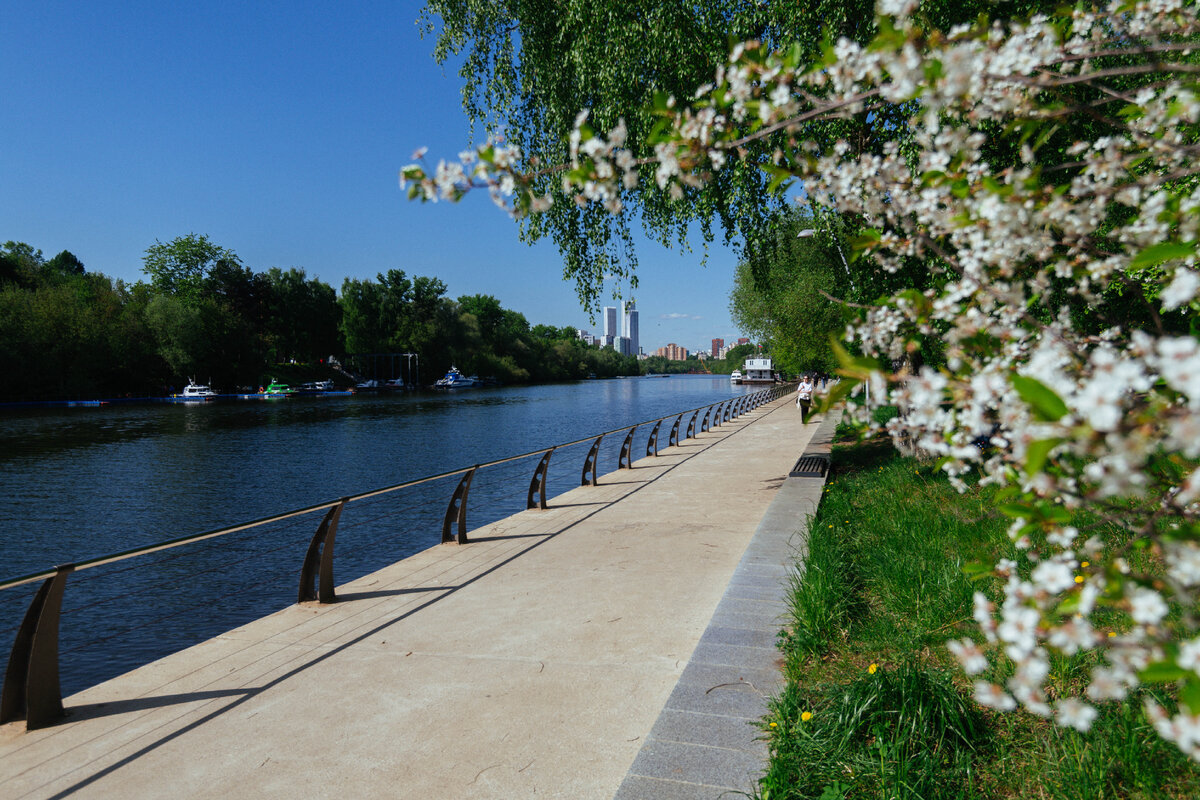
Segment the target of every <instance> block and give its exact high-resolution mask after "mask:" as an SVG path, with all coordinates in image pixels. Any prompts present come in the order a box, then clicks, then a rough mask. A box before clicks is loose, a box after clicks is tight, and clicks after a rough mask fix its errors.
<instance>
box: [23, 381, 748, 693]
mask: <svg viewBox="0 0 1200 800" xmlns="http://www.w3.org/2000/svg"><path fill="white" fill-rule="evenodd" d="M753 391H755V387H750V386H733V385H731V384H730V381H729V378H728V377H727V376H707V375H704V376H691V375H676V376H671V377H669V378H661V377H655V378H627V379H613V380H593V381H580V382H576V383H567V384H554V385H543V386H525V387H502V388H483V389H470V390H464V391H461V392H454V393H437V394H413V395H359V396H354V397H344V398H308V399H306V398H290V399H288V400H284V401H276V402H252V401H243V402H228V403H207V404H199V405H151V406H108V407H102V408H72V409H53V410H19V411H10V412H5V413H0V491H2V492H3V496H5V497H6V498H7V502H6V503H5V504H4V505H3V507H0V530H2V531H3V534H2V535H0V580H3V579H6V578H13V577H17V576H20V575H25V574H29V573H34V572H38V571H41V570H45V569H48V568H50V567H53V566H55V565H57V564H62V563H69V562H77V561H81V560H84V559H88V558H92V557H96V556H100V555H105V554H108V553H115V552H120V551H124V550H128V549H132V548H137V547H143V546H147V545H151V544H155V543H157V542H162V541H166V540H169V539H173V538H176V537H179V536H184V535H187V534H191V533H197V532H201V531H206V530H213V529H217V528H222V527H226V526H230V525H234V524H237V523H240V522H244V521H248V520H253V519H260V518H263V517H268V516H272V515H275V514H278V513H280V512H283V511H288V510H290V509H296V508H303V507H307V506H311V505H314V504H317V503H321V502H325V501H329V500H334V499H337V498H338V497H342V496H347V495H352V494H358V493H362V492H366V491H368V490H371V489H376V488H382V487H385V486H392V485H395V484H399V483H405V482H408V481H412V480H416V479H419V478H423V477H427V476H432V475H439V474H442V473H445V472H450V471H453V470H457V469H461V468H464V467H469V466H471V465H473V464H481V463H486V462H489V461H495V460H499V459H503V458H507V457H510V456H514V455H518V454H522V453H527V452H532V451H537V450H542V449H546V448H549V447H552V446H554V445H558V444H562V443H565V442H571V441H575V440H578V439H584V438H589V437H594V436H596V435H598V434H600V433H602V432H605V431H609V430H614V429H616V428H621V427H625V426H629V425H633V424H636V423H640V422H644V421H647V420H652V419H655V418H657V417H662V416H666V415H669V414H678V413H679V412H682V411H685V410H688V409H692V408H698V407H701V406H707V405H710V404H713V403H718V402H721V401H723V400H727V399H730V398H732V397H736V396H738V395H742V394H749V393H752V392H753ZM686 422H687V420H686V419H685V420H684V425H686ZM649 433H650V427H649V426H647V427H644V428H641V429H639V430H638V432H637V434H636V435H635V441H634V445H633V447H634V449H633V455H634V458H635V459H636V458H638V457H640V456H641V455H643V454H644V453H645V451H646V450H645V448H646V440H647V438H648V436H649ZM682 436H683V429H682V427H681V430H680V437H681V438H682ZM623 438H624V436H623V434H622V435H621V436H610V437H606V438H605V441H604V446H603V448H602V450H601V453H600V457H599V464H598V469H597V472H598V473H599V474H604V473H606V472H610V471H612V470H613V469H616V467H617V459H618V452H619V449H620V445H621V441H622V440H623ZM666 443H667V426H666V424H664V430H663V431H662V432H661V433H660V436H659V445H660V448H661V447H664V446H665V445H666ZM589 445H590V443H586V444H582V445H575V446H573V447H570V448H563V449H561V450H559V451H557V452H556V453H555V455H554V457H553V459H552V461H551V464H550V468H549V478H548V482H547V494H548V495H549V496H550V497H551V498H552V497H554V496H555V495H556V494H560V493H561V492H563V491H567V490H569V489H571V488H573V487H575V486H578V485H579V481H580V472H581V469H582V465H583V461H584V459H585V456H586V454H587V450H588V447H589ZM536 464H537V459H536V458H535V459H521V460H518V461H514V462H510V463H509V464H505V465H501V466H497V467H494V468H491V469H488V470H480V472H479V473H478V474H477V476H476V478H475V480H474V481H473V483H472V486H471V492H470V498H469V504H468V512H467V514H468V524H469V527H470V528H474V527H477V526H479V525H482V524H485V523H487V522H491V521H494V520H496V519H500V518H503V517H505V516H508V515H510V514H513V513H516V512H518V511H520V510H521V509H523V508H524V507H525V499H526V497H525V495H526V491H527V489H528V486H529V481H530V478H531V477H532V474H533V470H534V467H535V466H536ZM457 480H458V478H457V476H456V477H454V478H453V479H443V480H439V481H432V482H429V483H427V484H422V485H421V486H419V487H415V488H414V489H412V490H402V491H399V492H395V493H392V494H388V495H382V496H380V497H379V498H378V499H372V500H367V501H363V503H362V506H361V508H355V507H354V505H355V504H352V505H351V506H347V508H346V512H345V514H344V515H343V518H342V521H341V524H340V526H339V533H338V541H337V564H336V573H335V574H336V577H337V580H338V582H344V581H347V580H350V579H352V578H354V577H357V576H359V575H362V574H366V573H367V572H370V571H372V570H374V569H379V568H380V567H383V566H385V565H386V564H389V563H392V562H394V561H396V560H398V559H401V558H404V557H406V556H408V555H412V554H413V553H416V552H418V551H420V550H423V549H425V548H427V547H431V546H433V545H434V544H436V543H437V542H438V541H440V535H441V523H442V517H443V515H444V514H445V512H446V507H447V504H448V503H449V500H450V496H451V494H452V493H453V491H454V487H455V485H456V483H457ZM352 512H353V513H352ZM319 521H320V515H319V514H318V515H311V514H310V515H306V516H304V517H299V518H295V519H293V520H288V521H284V522H280V523H274V524H271V525H267V526H262V527H259V528H254V529H250V530H248V531H244V532H239V533H234V534H230V535H228V536H222V537H217V538H214V539H209V540H205V541H202V542H198V543H196V544H193V545H187V546H184V547H180V548H176V549H173V550H166V551H162V552H160V553H155V554H151V555H147V556H142V557H137V558H132V559H128V560H125V561H121V562H118V563H116V564H113V565H108V566H102V567H98V568H96V569H93V570H87V571H81V572H79V573H76V574H73V575H72V576H71V577H70V579H69V580H68V583H67V589H66V594H65V596H64V601H63V617H62V633H61V643H60V651H61V654H62V655H61V658H60V663H61V671H62V683H63V691H64V693H65V694H69V693H71V692H75V691H78V690H80V689H83V688H86V687H87V686H90V685H93V684H95V683H98V682H100V681H102V680H105V679H107V678H109V677H112V676H114V675H118V674H120V673H122V672H125V671H127V670H129V669H132V668H133V667H135V666H138V665H140V664H143V663H146V662H148V661H151V660H153V659H154V658H158V657H160V656H162V655H165V654H167V653H170V652H173V651H175V650H178V649H181V648H183V647H187V646H189V645H191V644H194V643H196V642H198V641H202V640H204V639H207V638H210V637H212V636H214V635H217V634H219V633H222V632H224V631H226V630H229V629H231V628H234V627H237V626H238V625H240V624H243V623H245V622H247V621H249V620H251V619H255V618H258V617H260V616H263V615H265V614H268V613H270V612H272V611H274V610H276V609H278V608H282V607H284V606H286V605H288V604H289V603H292V602H295V595H296V587H297V583H298V576H299V570H300V564H301V561H302V559H303V556H304V551H305V549H306V548H307V543H308V540H309V538H311V536H312V533H313V531H315V529H316V526H317V524H318V523H319ZM35 588H36V585H35V584H27V585H24V586H21V587H16V588H13V589H8V590H4V591H0V654H3V656H4V657H5V659H7V655H8V652H9V648H10V647H11V642H12V638H13V635H14V634H15V629H16V627H17V625H18V624H19V623H20V620H21V618H22V616H23V615H24V613H25V609H26V607H27V606H28V603H29V600H30V598H31V597H32V594H33V591H34V589H35Z"/></svg>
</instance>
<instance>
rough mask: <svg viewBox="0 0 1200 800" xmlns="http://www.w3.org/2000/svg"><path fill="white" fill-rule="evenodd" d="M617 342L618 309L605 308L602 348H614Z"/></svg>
mask: <svg viewBox="0 0 1200 800" xmlns="http://www.w3.org/2000/svg"><path fill="white" fill-rule="evenodd" d="M616 341H617V307H616V306H605V307H604V344H603V345H601V346H602V347H612V346H613V345H614V344H615V343H616Z"/></svg>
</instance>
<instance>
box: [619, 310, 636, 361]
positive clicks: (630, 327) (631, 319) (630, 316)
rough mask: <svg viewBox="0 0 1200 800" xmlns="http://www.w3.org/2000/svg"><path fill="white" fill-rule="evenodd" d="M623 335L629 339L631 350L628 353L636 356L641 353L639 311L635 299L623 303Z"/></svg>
mask: <svg viewBox="0 0 1200 800" xmlns="http://www.w3.org/2000/svg"><path fill="white" fill-rule="evenodd" d="M621 322H622V330H621V335H622V336H623V337H624V338H626V339H628V340H629V352H628V353H627V354H626V355H631V356H636V355H638V354H639V353H641V343H640V342H638V312H637V308H636V304H635V302H634V301H633V300H630V301H629V302H628V303H623V304H622V305H621Z"/></svg>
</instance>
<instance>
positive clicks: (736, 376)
mask: <svg viewBox="0 0 1200 800" xmlns="http://www.w3.org/2000/svg"><path fill="white" fill-rule="evenodd" d="M729 382H730V383H741V382H742V371H741V370H740V369H735V370H734V371H733V372H731V373H729Z"/></svg>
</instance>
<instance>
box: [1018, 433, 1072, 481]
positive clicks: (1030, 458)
mask: <svg viewBox="0 0 1200 800" xmlns="http://www.w3.org/2000/svg"><path fill="white" fill-rule="evenodd" d="M1062 441H1063V440H1062V439H1039V440H1038V441H1036V442H1031V443H1030V444H1029V446H1028V447H1026V448H1025V474H1026V475H1028V476H1030V477H1033V476H1034V475H1036V474H1038V473H1039V472H1041V471H1042V467H1044V466H1045V465H1046V457H1047V456H1049V455H1050V451H1051V450H1053V449H1054V448H1055V447H1057V446H1058V445H1059V444H1061V443H1062Z"/></svg>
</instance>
